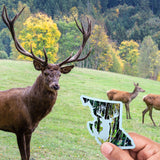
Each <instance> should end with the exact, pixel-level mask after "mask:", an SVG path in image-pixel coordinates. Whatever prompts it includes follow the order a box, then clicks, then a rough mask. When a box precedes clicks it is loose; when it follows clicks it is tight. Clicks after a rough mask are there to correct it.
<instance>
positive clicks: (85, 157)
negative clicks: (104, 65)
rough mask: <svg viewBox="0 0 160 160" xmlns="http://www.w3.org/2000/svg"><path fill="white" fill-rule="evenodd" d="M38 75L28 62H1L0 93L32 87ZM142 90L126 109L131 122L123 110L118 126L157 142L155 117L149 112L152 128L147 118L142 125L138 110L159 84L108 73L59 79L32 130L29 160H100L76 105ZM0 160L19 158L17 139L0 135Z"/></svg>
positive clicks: (84, 112)
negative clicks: (111, 93)
mask: <svg viewBox="0 0 160 160" xmlns="http://www.w3.org/2000/svg"><path fill="white" fill-rule="evenodd" d="M39 74H40V72H38V71H36V70H35V69H34V67H33V64H32V63H31V62H25V61H11V60H0V90H7V89H10V88H16V87H26V86H30V85H32V84H33V83H34V81H35V80H36V78H37V76H38V75H39ZM134 82H135V83H139V85H140V86H141V87H142V88H143V89H145V90H146V92H144V93H139V95H138V96H137V98H136V99H135V100H133V101H132V102H131V104H130V111H131V117H132V119H131V120H126V112H125V107H123V123H122V126H123V128H124V129H125V131H127V132H137V133H139V134H142V135H145V136H147V137H149V138H151V139H152V140H154V141H156V142H160V127H159V126H158V125H159V123H160V119H159V117H160V116H159V115H160V112H158V111H156V110H153V119H154V120H155V123H156V124H157V127H154V126H153V124H152V122H151V120H150V117H149V115H148V113H147V114H146V116H145V124H142V111H143V110H144V109H145V108H146V106H145V104H144V102H143V101H142V98H143V96H144V95H146V94H149V93H155V94H160V82H158V81H152V80H148V79H142V78H138V77H132V76H127V75H121V74H116V73H111V72H104V71H97V70H91V69H82V68H76V67H75V68H74V69H73V70H72V72H70V73H69V74H66V75H62V76H61V79H60V82H59V83H60V86H61V88H60V90H59V92H58V98H57V101H56V104H55V106H54V108H53V109H52V112H50V114H49V115H48V116H47V117H45V118H44V119H43V120H42V121H41V122H40V124H39V126H38V127H37V129H36V130H35V132H34V133H33V136H32V141H31V159H35V160H99V159H105V158H104V157H103V155H101V152H100V146H99V145H98V144H97V142H96V141H95V139H94V137H92V136H91V135H90V134H89V132H88V130H87V127H86V125H87V122H88V121H92V120H93V118H92V117H91V115H90V110H89V107H84V106H83V105H82V103H81V101H80V96H81V95H87V96H90V97H95V98H99V99H105V100H106V99H107V96H106V91H107V90H109V89H112V88H115V89H119V90H124V91H129V92H132V91H133V89H134V85H133V83H134ZM0 159H1V160H17V159H20V155H19V151H18V147H17V142H16V136H15V135H14V134H12V133H7V132H4V131H0Z"/></svg>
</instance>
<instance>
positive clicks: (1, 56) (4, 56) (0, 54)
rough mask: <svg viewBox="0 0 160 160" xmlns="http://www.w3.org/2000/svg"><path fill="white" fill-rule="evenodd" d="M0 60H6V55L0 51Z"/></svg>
mask: <svg viewBox="0 0 160 160" xmlns="http://www.w3.org/2000/svg"><path fill="white" fill-rule="evenodd" d="M0 59H8V55H7V53H6V52H5V51H0Z"/></svg>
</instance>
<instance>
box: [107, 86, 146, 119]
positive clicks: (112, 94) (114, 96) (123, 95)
mask: <svg viewBox="0 0 160 160" xmlns="http://www.w3.org/2000/svg"><path fill="white" fill-rule="evenodd" d="M134 86H135V88H134V90H133V92H132V93H129V92H126V91H119V90H116V89H111V90H109V91H107V96H108V99H109V100H115V101H121V102H123V103H124V104H125V107H126V118H127V119H131V115H130V110H129V104H130V102H131V101H132V100H133V99H134V98H136V97H137V95H138V93H139V92H145V90H143V89H142V88H141V87H140V86H139V84H138V83H137V84H135V83H134Z"/></svg>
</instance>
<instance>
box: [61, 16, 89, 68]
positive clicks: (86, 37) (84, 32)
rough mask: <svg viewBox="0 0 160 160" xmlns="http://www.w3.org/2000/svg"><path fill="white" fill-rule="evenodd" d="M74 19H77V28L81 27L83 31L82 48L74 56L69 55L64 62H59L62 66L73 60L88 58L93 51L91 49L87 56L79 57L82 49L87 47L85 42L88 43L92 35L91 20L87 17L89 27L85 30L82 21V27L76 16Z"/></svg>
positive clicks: (80, 29)
mask: <svg viewBox="0 0 160 160" xmlns="http://www.w3.org/2000/svg"><path fill="white" fill-rule="evenodd" d="M74 20H75V22H76V26H77V28H78V29H79V31H80V32H81V33H82V35H83V41H82V45H81V46H80V49H79V50H78V52H77V53H76V54H75V55H74V56H73V57H71V56H69V57H68V58H67V59H65V60H64V61H63V62H61V63H59V64H58V65H59V66H62V65H64V64H67V63H71V62H76V61H77V62H78V61H82V60H84V59H86V58H87V57H88V56H89V55H90V53H91V50H90V51H89V52H88V54H87V55H86V56H84V57H83V58H80V59H79V57H80V55H81V53H82V50H83V48H84V47H85V44H86V42H87V40H88V38H89V37H90V35H91V21H90V20H89V19H88V18H87V21H88V29H87V31H85V29H84V26H83V24H82V23H81V27H80V26H79V25H78V22H77V20H76V19H75V18H74Z"/></svg>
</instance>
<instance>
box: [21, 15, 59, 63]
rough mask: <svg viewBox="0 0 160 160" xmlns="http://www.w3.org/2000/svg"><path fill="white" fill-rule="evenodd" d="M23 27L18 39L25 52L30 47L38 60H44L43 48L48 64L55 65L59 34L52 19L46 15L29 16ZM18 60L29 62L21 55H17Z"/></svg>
mask: <svg viewBox="0 0 160 160" xmlns="http://www.w3.org/2000/svg"><path fill="white" fill-rule="evenodd" d="M23 25H24V26H25V28H24V29H23V30H22V31H21V32H20V35H19V37H18V38H19V40H20V41H21V45H22V46H23V47H24V48H25V49H26V50H27V51H30V46H32V49H33V53H34V54H35V55H36V56H38V57H40V58H44V53H43V47H45V49H46V52H47V56H48V60H49V62H50V63H55V62H56V61H57V59H58V57H57V52H58V48H59V46H58V40H59V38H60V36H61V33H60V31H59V30H58V27H57V24H56V23H54V22H53V20H52V18H51V17H48V16H47V15H46V14H42V13H37V14H35V15H32V16H30V17H29V18H28V19H27V20H26V21H25V22H24V24H23ZM18 59H23V60H30V58H28V57H25V56H23V55H22V54H19V56H18Z"/></svg>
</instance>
